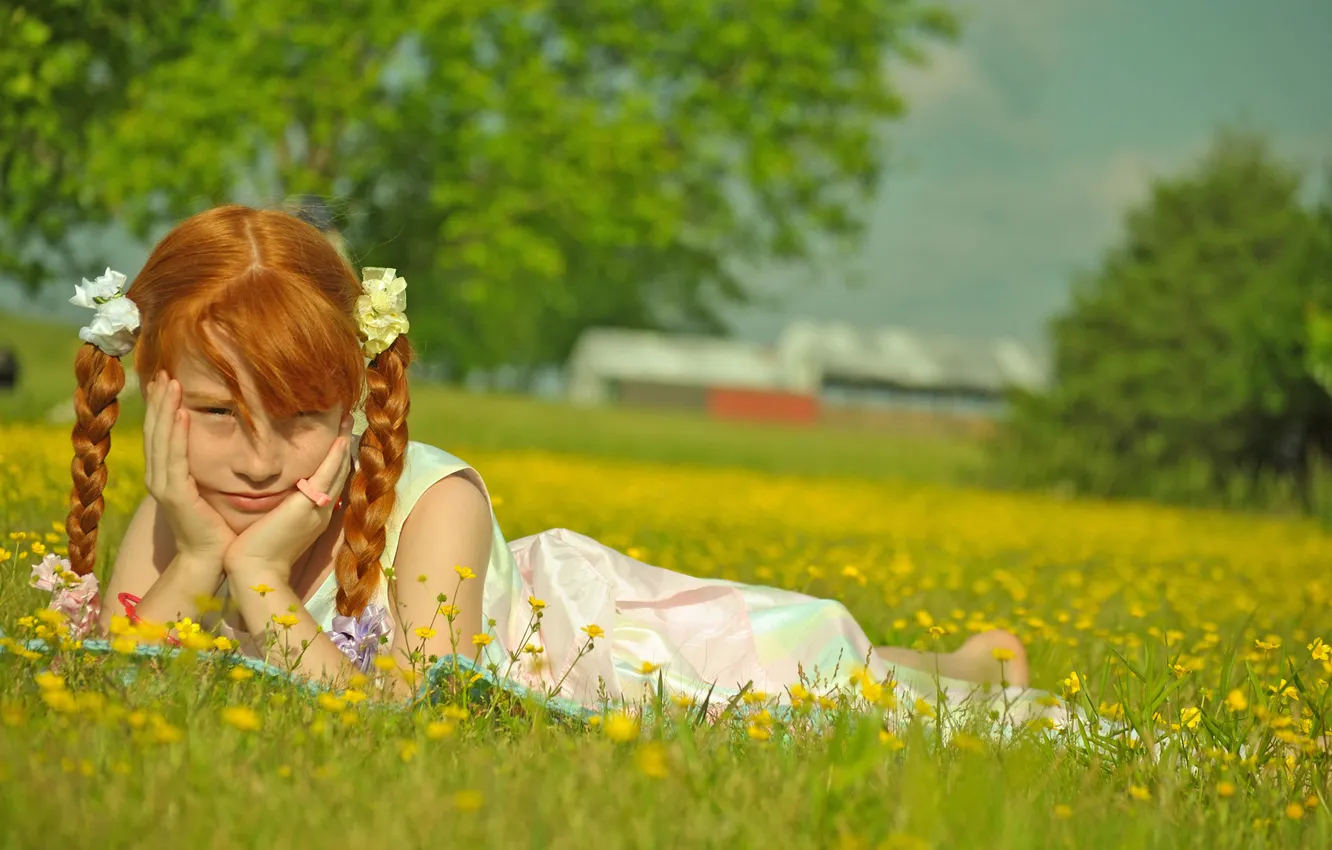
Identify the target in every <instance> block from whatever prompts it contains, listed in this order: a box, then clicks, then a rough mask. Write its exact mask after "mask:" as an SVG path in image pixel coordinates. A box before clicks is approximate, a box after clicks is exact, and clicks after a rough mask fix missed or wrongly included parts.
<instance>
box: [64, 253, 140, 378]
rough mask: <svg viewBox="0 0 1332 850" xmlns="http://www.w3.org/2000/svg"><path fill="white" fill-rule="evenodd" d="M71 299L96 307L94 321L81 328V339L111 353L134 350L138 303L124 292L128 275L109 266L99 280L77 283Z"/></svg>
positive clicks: (91, 307)
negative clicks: (112, 269)
mask: <svg viewBox="0 0 1332 850" xmlns="http://www.w3.org/2000/svg"><path fill="white" fill-rule="evenodd" d="M69 303H71V304H73V305H75V306H76V307H87V308H88V309H90V310H94V311H96V314H97V315H95V316H93V320H92V323H91V324H88V325H85V326H84V327H82V328H80V329H79V339H81V340H83V341H84V342H91V343H92V344H93V345H95V346H97V347H98V348H100V349H101V350H102V351H103V352H105V353H106V354H107V355H109V356H111V357H123V356H125V355H126V354H129V353H130V352H131V351H133V350H134V341H135V340H136V339H138V336H139V307H138V305H137V304H135V303H134V302H133V301H131V300H130V299H129V298H127V297H126V296H125V276H124V275H123V274H121V273H120V272H115V271H111V269H110V267H107V270H106V271H104V272H102V273H101V274H100V275H98V277H97V279H96V280H91V281H90V280H88V279H87V278H86V277H85V278H84V279H83V285H82V286H79V285H77V284H76V285H75V286H74V297H73V298H71V299H69Z"/></svg>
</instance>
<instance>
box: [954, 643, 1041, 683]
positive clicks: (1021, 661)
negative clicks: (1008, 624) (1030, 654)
mask: <svg viewBox="0 0 1332 850" xmlns="http://www.w3.org/2000/svg"><path fill="white" fill-rule="evenodd" d="M1010 653H1011V655H1012V657H1004V656H1007V655H1008V654H1010ZM953 655H954V657H956V658H957V659H958V660H959V661H960V662H961V663H962V664H963V665H965V667H966V669H967V670H969V671H970V675H968V676H966V678H967V679H969V680H971V681H973V682H982V683H991V684H1004V685H1008V686H1010V687H1018V688H1025V687H1027V685H1028V684H1030V681H1031V677H1030V674H1029V673H1028V670H1027V650H1026V649H1025V648H1024V647H1023V646H1022V641H1020V640H1018V637H1017V635H1015V634H1013V633H1012V632H1005V631H1003V630H1001V629H995V630H993V631H988V632H981V633H980V634H978V635H975V636H973V637H971V638H969V639H968V640H967V642H966V643H964V644H962V646H961V648H960V649H958V651H957V652H955V653H953ZM996 655H998V656H999V657H996Z"/></svg>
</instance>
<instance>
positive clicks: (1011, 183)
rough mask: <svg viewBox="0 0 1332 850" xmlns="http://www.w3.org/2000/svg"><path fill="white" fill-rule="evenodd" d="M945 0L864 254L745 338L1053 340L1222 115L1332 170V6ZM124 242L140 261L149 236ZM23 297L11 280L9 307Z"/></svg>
mask: <svg viewBox="0 0 1332 850" xmlns="http://www.w3.org/2000/svg"><path fill="white" fill-rule="evenodd" d="M944 2H949V3H950V5H952V7H953V8H954V9H956V10H957V11H958V13H959V14H960V16H961V18H962V35H961V37H960V39H959V40H958V41H957V42H955V43H953V44H950V45H946V46H940V47H938V48H937V49H934V50H932V51H930V53H929V56H928V64H927V65H925V66H923V67H896V66H893V67H890V68H889V69H888V71H887V73H888V74H889V78H890V80H892V81H893V82H894V84H895V85H897V86H898V87H899V88H900V90H901V91H902V92H903V94H904V95H905V97H906V100H907V102H908V106H909V112H908V114H907V115H906V116H905V117H904V118H903V119H902V120H900V121H899V122H897V123H895V124H894V125H892V126H890V127H889V128H888V129H887V131H886V132H885V144H886V146H887V152H888V154H889V155H890V157H891V163H892V164H891V166H890V168H889V170H888V173H887V174H886V176H885V179H884V181H883V184H882V186H881V187H880V191H879V193H878V195H877V197H875V198H874V199H873V201H872V202H871V203H870V204H869V206H868V208H867V210H866V215H867V222H868V225H867V228H866V232H865V234H864V238H863V242H862V244H861V246H860V247H859V248H858V249H857V250H849V251H845V252H843V253H841V254H839V255H837V256H835V257H829V258H823V259H821V260H819V261H818V262H817V263H814V264H811V265H809V266H802V267H787V268H772V269H763V270H761V271H756V272H753V273H752V274H750V275H749V283H750V285H751V287H752V288H753V290H754V291H755V292H757V293H759V294H760V295H761V296H763V297H764V298H773V299H776V300H777V301H778V303H779V304H780V306H778V307H763V306H758V307H746V308H737V309H733V310H730V311H729V312H728V313H727V314H726V316H727V318H728V319H729V320H730V322H731V324H732V326H733V329H734V330H735V331H736V332H737V335H739V336H741V337H743V338H747V339H752V340H757V341H767V340H772V339H774V338H775V337H776V336H777V334H778V333H779V332H780V330H781V329H782V327H784V326H785V325H786V324H787V323H788V322H789V321H791V320H792V319H795V318H810V319H820V320H839V321H846V322H848V323H851V324H853V325H855V326H859V327H876V326H887V325H895V326H902V327H907V328H913V329H916V330H919V331H922V332H927V333H941V334H948V335H957V336H964V337H970V338H988V337H997V336H1012V337H1016V338H1018V339H1021V340H1023V341H1026V342H1028V343H1031V344H1033V345H1035V346H1037V347H1041V346H1042V345H1043V336H1044V328H1045V326H1046V323H1047V321H1048V319H1049V318H1050V317H1051V316H1052V315H1054V314H1055V313H1057V312H1058V311H1059V310H1060V309H1061V308H1062V306H1063V305H1064V303H1065V299H1066V293H1067V291H1068V285H1069V281H1070V280H1071V279H1072V278H1073V276H1074V275H1075V274H1077V273H1078V272H1079V271H1082V270H1087V269H1090V268H1093V267H1094V266H1095V264H1096V261H1097V258H1098V257H1099V256H1100V254H1101V253H1102V252H1103V251H1105V250H1106V249H1107V248H1108V247H1110V246H1111V245H1113V244H1114V241H1115V240H1116V238H1117V236H1118V232H1119V223H1120V222H1121V221H1122V218H1123V215H1124V212H1125V211H1126V210H1127V209H1129V208H1130V207H1131V206H1132V205H1134V204H1135V203H1137V202H1139V201H1140V200H1141V199H1143V198H1144V197H1145V193H1146V191H1147V187H1148V185H1149V182H1150V180H1151V179H1152V177H1153V176H1154V175H1163V174H1169V173H1171V172H1173V171H1178V170H1179V169H1182V168H1186V167H1188V165H1189V164H1190V163H1191V162H1193V161H1195V160H1196V159H1197V158H1199V157H1200V156H1201V155H1202V153H1203V152H1204V151H1205V150H1206V148H1207V146H1208V144H1209V142H1210V141H1211V139H1212V138H1213V136H1214V135H1215V132H1216V131H1217V129H1218V128H1219V127H1220V126H1222V125H1224V124H1235V123H1242V124H1244V125H1245V126H1248V127H1251V128H1253V129H1256V130H1259V131H1261V132H1263V133H1264V134H1266V135H1267V136H1268V137H1269V138H1270V139H1271V140H1272V142H1273V146H1274V149H1275V150H1276V151H1277V153H1278V154H1280V155H1282V156H1284V157H1286V158H1288V159H1290V160H1292V161H1294V162H1296V163H1299V164H1301V165H1304V166H1306V167H1308V168H1310V170H1311V172H1313V171H1314V170H1315V169H1316V168H1319V167H1326V166H1332V0H1267V2H1258V1H1257V0H988V1H987V0H944ZM107 247H108V248H109V249H112V250H111V255H112V257H113V258H121V257H123V258H124V262H123V268H124V269H125V270H126V271H129V270H130V269H131V268H133V269H137V268H138V266H139V265H141V264H142V260H143V254H144V252H143V249H141V248H136V247H134V246H132V245H129V244H116V245H107ZM94 271H96V270H94ZM90 274H91V273H90ZM14 293H15V290H13V289H11V290H9V291H8V292H6V291H4V290H3V288H2V287H0V307H4V306H11V307H12V306H13V303H14ZM70 310H73V311H74V312H73V313H70V312H69V311H70ZM62 312H64V313H66V314H67V315H71V316H72V317H73V318H84V317H83V316H82V313H81V311H77V309H76V308H69V309H67V310H64V309H62Z"/></svg>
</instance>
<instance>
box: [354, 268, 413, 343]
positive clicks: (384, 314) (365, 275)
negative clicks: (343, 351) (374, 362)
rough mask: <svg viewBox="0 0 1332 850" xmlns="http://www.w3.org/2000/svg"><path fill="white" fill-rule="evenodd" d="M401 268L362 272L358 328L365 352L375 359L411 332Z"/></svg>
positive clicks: (357, 306) (362, 270) (371, 269)
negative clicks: (398, 339) (399, 338)
mask: <svg viewBox="0 0 1332 850" xmlns="http://www.w3.org/2000/svg"><path fill="white" fill-rule="evenodd" d="M397 273H398V272H397V269H380V268H365V269H361V292H362V293H363V294H362V295H361V296H360V297H359V298H357V299H356V325H357V327H359V328H360V329H361V336H362V337H364V341H363V342H362V344H361V350H362V351H364V352H365V356H366V357H370V358H372V359H373V358H374V357H376V356H377V355H378V354H379V353H380V352H382V351H384V350H386V349H387V348H388V347H389V346H390V345H392V344H393V340H395V339H397V338H398V335H399V334H405V333H407V331H408V329H409V328H410V325H409V324H408V322H407V281H406V280H405V279H403V278H400V277H398V276H397Z"/></svg>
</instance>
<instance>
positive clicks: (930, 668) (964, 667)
mask: <svg viewBox="0 0 1332 850" xmlns="http://www.w3.org/2000/svg"><path fill="white" fill-rule="evenodd" d="M996 649H1000V650H1007V651H1008V652H1011V653H1012V654H1013V657H1012V658H1011V659H1008V660H1005V661H1002V662H1001V661H1000V660H999V659H997V658H995V657H994V651H995V650H996ZM874 651H875V652H876V653H878V655H879V657H880V658H882V659H883V660H884V661H886V662H888V664H889V665H891V666H897V667H909V668H911V669H912V670H923V671H925V672H927V673H933V674H935V675H937V676H940V677H942V678H945V679H961V680H963V681H966V682H977V683H979V684H1004V683H1006V684H1008V685H1012V686H1015V687H1021V688H1025V687H1026V686H1027V684H1028V681H1029V677H1028V673H1027V652H1026V650H1025V649H1023V647H1022V641H1020V640H1018V638H1017V635H1014V634H1012V633H1010V632H1005V631H1001V630H995V631H990V632H982V633H981V634H978V635H975V636H973V637H971V638H970V639H968V640H967V642H966V643H964V644H962V646H961V647H960V648H959V649H958V650H957V651H956V652H947V653H944V652H916V651H915V650H913V649H903V648H901V647H896V646H877V647H875V648H874Z"/></svg>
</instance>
